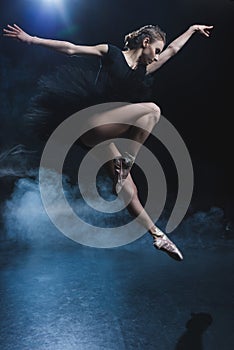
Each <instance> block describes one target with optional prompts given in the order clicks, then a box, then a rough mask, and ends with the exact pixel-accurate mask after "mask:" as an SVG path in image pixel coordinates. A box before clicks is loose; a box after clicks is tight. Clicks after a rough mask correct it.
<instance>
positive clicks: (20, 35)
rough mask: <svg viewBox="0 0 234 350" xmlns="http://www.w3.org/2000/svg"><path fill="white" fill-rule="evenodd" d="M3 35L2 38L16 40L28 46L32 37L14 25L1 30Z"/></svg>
mask: <svg viewBox="0 0 234 350" xmlns="http://www.w3.org/2000/svg"><path fill="white" fill-rule="evenodd" d="M3 31H4V34H3V36H7V37H10V38H14V39H18V40H20V41H22V42H25V43H28V44H30V43H31V42H32V38H33V37H32V36H31V35H29V34H27V33H26V32H24V31H23V30H22V29H21V28H20V27H18V26H17V25H16V24H14V25H13V26H11V25H9V24H8V25H7V29H5V28H4V29H3Z"/></svg>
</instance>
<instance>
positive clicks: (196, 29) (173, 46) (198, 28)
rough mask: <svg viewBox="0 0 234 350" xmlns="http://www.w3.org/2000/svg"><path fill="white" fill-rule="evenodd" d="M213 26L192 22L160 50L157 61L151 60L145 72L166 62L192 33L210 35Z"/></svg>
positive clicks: (154, 69)
mask: <svg viewBox="0 0 234 350" xmlns="http://www.w3.org/2000/svg"><path fill="white" fill-rule="evenodd" d="M212 28H213V26H207V25H201V24H194V25H192V26H191V27H189V28H188V29H187V30H186V32H184V33H183V34H181V35H180V36H179V37H178V38H176V39H175V40H173V41H172V42H171V43H170V44H169V45H168V46H167V48H166V49H165V50H164V51H162V53H161V54H160V56H159V59H158V61H156V62H153V63H151V64H149V65H148V66H147V73H148V74H150V73H153V72H155V71H156V70H157V69H159V68H160V67H161V66H162V65H163V64H164V63H166V62H167V61H168V60H169V59H170V58H171V57H172V56H174V55H175V54H176V53H177V52H178V51H179V50H180V49H181V48H182V47H183V46H184V45H185V44H186V43H187V41H188V40H189V39H190V38H191V36H192V35H193V34H194V33H200V34H202V35H204V36H206V37H209V36H210V31H211V30H212Z"/></svg>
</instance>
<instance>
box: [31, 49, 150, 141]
mask: <svg viewBox="0 0 234 350" xmlns="http://www.w3.org/2000/svg"><path fill="white" fill-rule="evenodd" d="M153 81H154V77H153V75H146V66H144V65H141V64H140V65H138V67H137V69H132V68H131V67H130V66H129V65H128V63H127V61H126V59H125V57H124V54H123V52H122V51H121V49H119V48H118V47H116V46H114V45H110V44H109V45H108V51H107V53H106V54H105V55H103V56H102V57H101V58H98V57H95V58H94V57H85V58H84V57H72V58H71V57H69V63H68V64H66V65H63V66H61V67H58V68H57V69H56V71H55V72H54V73H52V74H51V75H49V76H43V77H42V78H41V79H40V81H39V85H38V90H39V91H38V94H37V95H36V96H35V97H33V98H32V100H31V103H30V107H29V110H28V112H27V113H26V116H25V117H26V119H25V120H26V125H27V127H26V129H27V128H28V127H30V128H31V127H32V129H33V130H30V132H33V133H34V135H38V136H39V139H40V140H43V141H45V140H47V139H48V137H49V136H50V134H51V133H52V132H53V131H54V130H55V128H56V127H57V126H58V125H59V124H60V123H61V122H62V121H63V120H64V119H66V118H67V117H69V116H70V115H71V114H73V113H75V112H76V111H79V110H81V109H83V108H86V107H89V106H91V105H95V104H98V103H104V102H117V101H121V102H132V103H134V102H142V101H150V96H151V88H152V85H153Z"/></svg>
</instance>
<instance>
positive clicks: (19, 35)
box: [3, 24, 108, 56]
mask: <svg viewBox="0 0 234 350" xmlns="http://www.w3.org/2000/svg"><path fill="white" fill-rule="evenodd" d="M3 31H4V34H3V36H6V37H9V38H13V39H18V40H20V41H22V42H24V43H27V44H34V45H42V46H45V47H48V48H50V49H53V50H55V51H58V52H62V53H65V54H67V55H96V56H102V55H104V54H105V53H107V50H108V46H107V45H106V44H100V45H95V46H85V45H75V44H73V43H70V42H68V41H62V40H53V39H44V38H38V37H36V36H31V35H29V34H28V33H26V32H25V31H23V29H21V28H20V27H19V26H17V25H16V24H14V25H13V26H11V25H9V24H8V25H7V29H6V28H4V29H3Z"/></svg>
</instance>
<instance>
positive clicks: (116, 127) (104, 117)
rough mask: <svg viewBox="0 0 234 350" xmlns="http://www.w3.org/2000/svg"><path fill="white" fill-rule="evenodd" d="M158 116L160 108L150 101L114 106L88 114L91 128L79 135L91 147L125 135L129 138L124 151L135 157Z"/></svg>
mask: <svg viewBox="0 0 234 350" xmlns="http://www.w3.org/2000/svg"><path fill="white" fill-rule="evenodd" d="M159 118H160V108H159V107H158V106H157V105H155V104H154V103H151V102H144V103H135V104H129V105H125V106H122V107H118V108H114V109H112V110H109V111H107V112H104V113H101V114H99V115H94V116H90V117H89V120H87V123H88V126H89V128H90V129H91V130H90V131H89V132H87V133H85V134H84V135H83V136H82V137H81V141H82V142H83V143H84V144H85V145H87V146H89V147H93V146H95V145H96V144H98V143H100V142H103V141H105V140H108V139H110V138H117V137H121V136H125V137H126V138H128V139H129V142H128V144H127V149H126V150H125V151H127V152H128V153H130V154H131V155H132V156H133V157H136V155H137V153H138V152H139V149H140V147H141V145H142V144H143V143H144V142H145V140H146V139H147V138H148V136H149V134H150V132H151V131H152V129H153V128H154V126H155V125H156V123H157V122H158V121H159ZM109 121H118V124H117V123H116V124H107V123H108V122H109ZM126 123H127V124H126ZM132 140H133V141H137V142H139V144H137V143H136V142H132Z"/></svg>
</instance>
